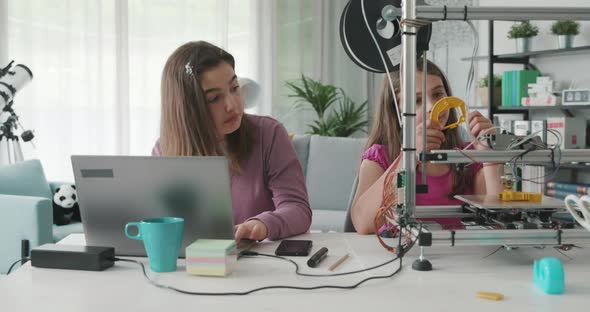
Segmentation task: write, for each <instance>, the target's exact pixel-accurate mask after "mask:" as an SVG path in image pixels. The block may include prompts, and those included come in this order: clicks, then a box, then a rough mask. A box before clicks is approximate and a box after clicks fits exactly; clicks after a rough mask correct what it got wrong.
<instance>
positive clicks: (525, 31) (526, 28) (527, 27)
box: [508, 21, 539, 39]
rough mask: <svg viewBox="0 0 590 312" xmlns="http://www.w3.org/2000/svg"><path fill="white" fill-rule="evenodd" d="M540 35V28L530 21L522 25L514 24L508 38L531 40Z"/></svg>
mask: <svg viewBox="0 0 590 312" xmlns="http://www.w3.org/2000/svg"><path fill="white" fill-rule="evenodd" d="M538 34H539V27H537V26H535V25H533V24H531V23H530V22H529V21H524V22H522V23H520V24H514V25H512V27H510V31H509V32H508V38H510V39H515V38H530V37H534V36H536V35H538Z"/></svg>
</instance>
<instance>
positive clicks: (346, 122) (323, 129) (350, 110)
mask: <svg viewBox="0 0 590 312" xmlns="http://www.w3.org/2000/svg"><path fill="white" fill-rule="evenodd" d="M287 88H289V89H290V90H291V91H292V92H293V93H292V94H289V97H293V98H296V99H297V101H296V105H297V108H300V109H301V108H305V107H307V106H311V107H312V108H313V110H314V111H315V112H316V114H317V116H318V119H317V120H315V121H314V122H313V123H312V124H310V125H309V127H310V129H311V130H310V131H308V132H307V133H309V134H317V135H321V136H336V137H348V136H351V135H353V134H354V133H356V132H358V131H362V132H367V130H366V128H367V125H368V124H369V122H368V120H367V114H366V113H367V101H365V102H364V103H362V104H361V105H360V106H357V105H356V103H355V102H354V101H353V100H352V99H351V98H350V97H348V96H347V95H346V93H345V92H344V90H342V89H338V88H336V87H335V86H332V85H325V84H323V83H321V82H319V81H316V80H313V79H311V78H309V77H305V76H304V75H301V78H300V79H297V80H296V81H292V82H287ZM336 102H338V107H334V108H333V109H332V110H329V108H331V107H332V104H334V103H336Z"/></svg>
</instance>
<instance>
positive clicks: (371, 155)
mask: <svg viewBox="0 0 590 312" xmlns="http://www.w3.org/2000/svg"><path fill="white" fill-rule="evenodd" d="M464 146H466V144H464ZM362 159H363V160H365V159H368V160H371V161H374V162H376V163H377V164H379V166H381V168H383V170H387V168H389V166H391V160H390V159H389V156H388V155H387V148H386V147H385V146H384V145H380V144H373V145H372V146H371V147H370V148H369V149H368V150H366V151H365V153H364V154H363V156H362ZM482 167H483V165H482V163H473V164H471V165H470V166H469V168H470V169H469V171H470V173H469V175H468V177H467V183H466V185H465V188H464V189H463V194H462V195H471V194H474V184H475V175H476V174H477V172H478V171H479V170H481V168H482ZM416 184H422V172H421V171H420V170H416ZM426 184H428V193H426V194H416V205H417V206H427V205H428V206H431V205H435V206H450V205H461V204H462V202H461V201H459V200H457V199H454V198H449V194H450V193H451V188H452V184H453V176H452V172H451V170H449V171H447V172H446V173H444V174H442V175H438V176H426ZM420 220H423V221H435V222H438V223H439V224H441V225H442V226H443V228H444V229H453V228H462V226H461V223H460V219H457V218H421V219H420Z"/></svg>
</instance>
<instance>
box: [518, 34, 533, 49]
mask: <svg viewBox="0 0 590 312" xmlns="http://www.w3.org/2000/svg"><path fill="white" fill-rule="evenodd" d="M531 41H532V40H531V38H530V37H528V38H516V52H518V53H525V52H529V51H530V50H531V46H532V42H531Z"/></svg>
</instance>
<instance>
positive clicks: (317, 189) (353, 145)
mask: <svg viewBox="0 0 590 312" xmlns="http://www.w3.org/2000/svg"><path fill="white" fill-rule="evenodd" d="M365 143H366V139H365V138H336V137H322V136H318V135H296V136H295V137H294V138H293V145H294V146H295V151H296V152H297V157H298V158H299V162H300V163H301V167H302V168H303V174H304V175H305V184H306V186H307V192H308V194H309V202H310V206H311V209H312V211H313V217H312V224H311V230H312V231H318V230H319V231H324V232H326V231H338V232H343V231H344V223H345V220H346V214H347V210H348V206H349V204H350V200H351V198H350V197H351V195H352V190H353V187H354V186H355V178H356V176H357V173H358V168H359V165H360V161H361V155H362V153H363V149H364V146H365Z"/></svg>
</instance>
